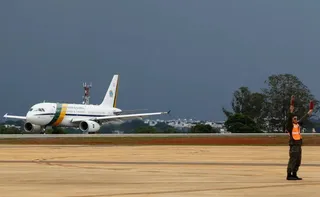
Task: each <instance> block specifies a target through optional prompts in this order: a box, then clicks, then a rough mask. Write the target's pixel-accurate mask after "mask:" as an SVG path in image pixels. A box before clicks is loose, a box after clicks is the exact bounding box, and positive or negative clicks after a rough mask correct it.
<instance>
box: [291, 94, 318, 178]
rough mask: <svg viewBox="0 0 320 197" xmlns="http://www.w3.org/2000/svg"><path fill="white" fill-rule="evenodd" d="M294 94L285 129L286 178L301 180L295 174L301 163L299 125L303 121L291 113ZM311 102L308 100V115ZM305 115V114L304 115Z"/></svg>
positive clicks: (311, 109) (311, 106)
mask: <svg viewBox="0 0 320 197" xmlns="http://www.w3.org/2000/svg"><path fill="white" fill-rule="evenodd" d="M293 103H294V96H292V97H291V103H290V111H289V114H288V119H287V125H286V129H287V132H288V133H289V136H290V139H289V146H290V150H289V156H290V158H289V162H288V167H287V180H302V178H300V177H298V176H297V172H298V170H299V167H300V164H301V153H302V149H301V146H302V136H301V126H302V125H303V122H302V121H301V120H299V121H298V116H297V115H295V114H293V111H294V104H293ZM312 111H313V103H312V102H310V110H309V111H308V114H307V115H308V116H310V115H311V114H312ZM304 117H306V116H304Z"/></svg>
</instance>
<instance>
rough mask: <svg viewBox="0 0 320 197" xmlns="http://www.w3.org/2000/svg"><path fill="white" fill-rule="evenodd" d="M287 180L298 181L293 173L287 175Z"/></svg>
mask: <svg viewBox="0 0 320 197" xmlns="http://www.w3.org/2000/svg"><path fill="white" fill-rule="evenodd" d="M287 180H297V179H296V178H295V177H293V176H292V174H291V173H287Z"/></svg>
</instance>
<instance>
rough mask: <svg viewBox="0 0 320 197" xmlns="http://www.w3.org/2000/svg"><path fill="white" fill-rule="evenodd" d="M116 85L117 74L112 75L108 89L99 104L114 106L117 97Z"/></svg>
mask: <svg viewBox="0 0 320 197" xmlns="http://www.w3.org/2000/svg"><path fill="white" fill-rule="evenodd" d="M118 86H119V75H113V78H112V80H111V83H110V85H109V88H108V91H107V92H106V95H105V96H104V99H103V101H102V103H101V104H100V105H101V106H105V107H111V108H112V107H116V106H117V97H118Z"/></svg>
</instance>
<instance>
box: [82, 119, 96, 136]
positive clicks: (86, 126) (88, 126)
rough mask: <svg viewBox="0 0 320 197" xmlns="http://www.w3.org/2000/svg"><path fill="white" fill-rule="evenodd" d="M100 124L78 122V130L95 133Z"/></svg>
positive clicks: (88, 121)
mask: <svg viewBox="0 0 320 197" xmlns="http://www.w3.org/2000/svg"><path fill="white" fill-rule="evenodd" d="M100 127H101V126H100V124H99V123H97V122H94V121H90V120H87V121H82V122H80V125H79V128H80V130H81V131H82V132H86V133H92V132H97V131H99V129H100Z"/></svg>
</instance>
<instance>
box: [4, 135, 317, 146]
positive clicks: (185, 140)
mask: <svg viewBox="0 0 320 197" xmlns="http://www.w3.org/2000/svg"><path fill="white" fill-rule="evenodd" d="M0 144H20V145H21V144H37V145H40V144H42V145H44V144H47V145H48V144H50V145H53V144H63V145H71V144H73V145H139V146H141V145H258V146H259V145H268V146H269V145H276V146H279V145H284V146H287V145H288V136H286V135H285V136H273V135H272V134H270V136H232V135H225V136H201V137H199V136H179V137H172V136H165V137H150V136H149V137H137V136H136V137H121V135H120V136H118V137H97V138H95V137H92V138H91V137H84V138H79V137H66V138H63V137H62V138H37V137H35V138H0ZM303 144H304V145H305V146H316V145H320V136H319V135H308V136H303Z"/></svg>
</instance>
